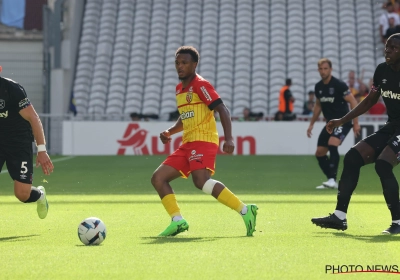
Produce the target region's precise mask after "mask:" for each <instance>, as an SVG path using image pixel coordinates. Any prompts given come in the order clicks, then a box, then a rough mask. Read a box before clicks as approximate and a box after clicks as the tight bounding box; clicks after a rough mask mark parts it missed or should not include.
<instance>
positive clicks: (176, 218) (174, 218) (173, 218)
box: [172, 216, 183, 222]
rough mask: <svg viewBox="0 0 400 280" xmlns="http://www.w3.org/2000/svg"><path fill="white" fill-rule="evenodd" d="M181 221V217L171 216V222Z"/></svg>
mask: <svg viewBox="0 0 400 280" xmlns="http://www.w3.org/2000/svg"><path fill="white" fill-rule="evenodd" d="M182 219H183V217H182V216H173V217H172V221H173V222H177V221H180V220H182Z"/></svg>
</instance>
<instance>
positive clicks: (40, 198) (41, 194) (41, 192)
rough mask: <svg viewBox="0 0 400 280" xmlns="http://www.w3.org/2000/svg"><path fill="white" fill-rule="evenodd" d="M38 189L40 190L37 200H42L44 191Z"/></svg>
mask: <svg viewBox="0 0 400 280" xmlns="http://www.w3.org/2000/svg"><path fill="white" fill-rule="evenodd" d="M39 191H40V197H39V199H38V200H37V201H42V200H43V199H44V192H43V191H42V190H39Z"/></svg>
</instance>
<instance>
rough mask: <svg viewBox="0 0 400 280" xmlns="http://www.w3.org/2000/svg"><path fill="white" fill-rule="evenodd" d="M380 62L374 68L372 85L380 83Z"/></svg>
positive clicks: (375, 85)
mask: <svg viewBox="0 0 400 280" xmlns="http://www.w3.org/2000/svg"><path fill="white" fill-rule="evenodd" d="M381 72H382V71H381V64H379V65H378V67H376V69H375V73H374V84H373V86H374V87H379V86H380V85H381V81H382V79H381Z"/></svg>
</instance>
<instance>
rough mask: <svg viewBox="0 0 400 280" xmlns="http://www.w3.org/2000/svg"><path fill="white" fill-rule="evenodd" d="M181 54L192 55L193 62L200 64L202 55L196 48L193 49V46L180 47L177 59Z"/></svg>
mask: <svg viewBox="0 0 400 280" xmlns="http://www.w3.org/2000/svg"><path fill="white" fill-rule="evenodd" d="M181 53H188V54H190V56H191V57H192V60H193V61H194V62H199V60H200V54H199V52H198V51H197V50H196V48H195V47H193V46H181V47H179V48H178V49H177V50H176V52H175V58H176V57H177V56H178V54H181Z"/></svg>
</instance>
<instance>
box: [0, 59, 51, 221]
mask: <svg viewBox="0 0 400 280" xmlns="http://www.w3.org/2000/svg"><path fill="white" fill-rule="evenodd" d="M0 72H1V66H0ZM0 135H1V137H0V171H1V169H2V167H3V165H4V163H6V166H7V169H8V172H9V174H10V176H11V178H12V179H13V180H14V194H15V196H16V197H17V198H18V199H19V200H20V201H21V202H24V203H29V202H37V212H38V215H39V218H41V219H44V218H45V217H46V216H47V212H48V203H47V198H46V191H45V189H44V187H43V186H39V187H37V188H36V187H33V186H32V180H33V178H32V177H33V149H32V142H33V140H35V141H36V144H37V150H38V153H37V158H36V166H39V165H40V166H41V167H42V170H43V173H44V174H46V175H49V174H50V173H51V172H53V168H54V167H53V163H52V162H51V160H50V158H49V156H48V154H47V152H46V145H45V144H46V141H45V136H44V133H43V127H42V123H41V121H40V119H39V116H38V115H37V114H36V111H35V109H34V108H33V106H32V104H31V102H30V101H29V99H28V97H27V96H26V92H25V90H24V88H23V87H22V86H21V85H19V84H18V83H16V82H14V81H12V80H10V79H7V78H3V77H0Z"/></svg>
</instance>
